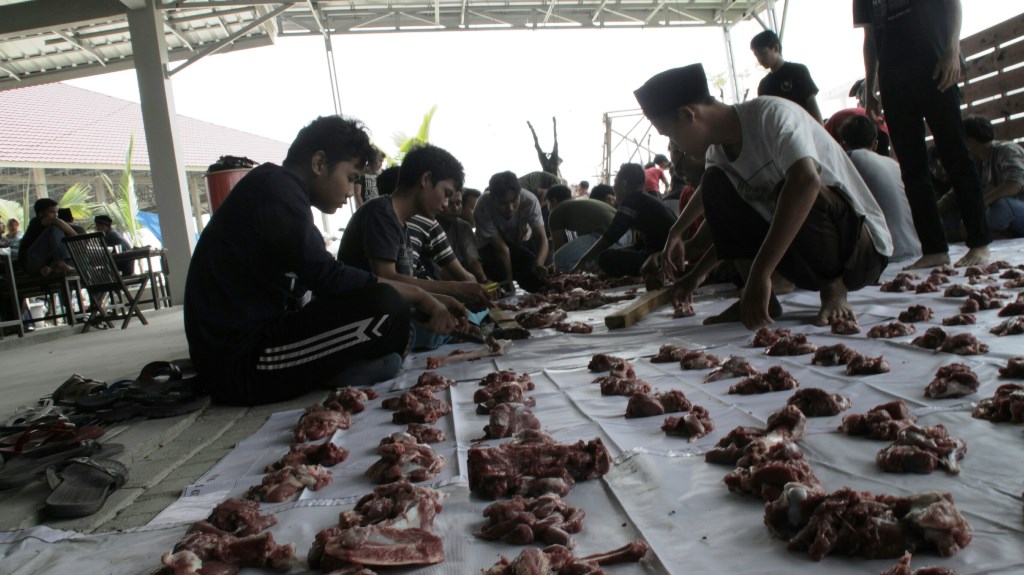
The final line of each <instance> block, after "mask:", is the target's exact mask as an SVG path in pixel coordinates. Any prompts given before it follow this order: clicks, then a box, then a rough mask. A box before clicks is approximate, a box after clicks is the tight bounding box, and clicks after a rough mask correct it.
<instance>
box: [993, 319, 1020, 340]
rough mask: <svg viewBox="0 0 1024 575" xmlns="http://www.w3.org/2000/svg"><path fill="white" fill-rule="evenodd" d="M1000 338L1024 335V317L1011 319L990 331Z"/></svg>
mask: <svg viewBox="0 0 1024 575" xmlns="http://www.w3.org/2000/svg"><path fill="white" fill-rule="evenodd" d="M989 332H990V333H994V334H996V335H998V336H1004V335H1019V334H1022V333H1024V316H1017V317H1011V318H1010V319H1008V320H1005V321H1003V323H1001V324H999V325H997V326H996V327H994V328H992V329H990V330H989Z"/></svg>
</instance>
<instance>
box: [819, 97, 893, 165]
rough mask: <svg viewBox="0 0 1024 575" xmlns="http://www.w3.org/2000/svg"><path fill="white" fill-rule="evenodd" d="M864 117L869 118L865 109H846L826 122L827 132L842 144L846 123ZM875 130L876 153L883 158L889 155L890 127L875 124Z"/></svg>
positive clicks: (882, 123)
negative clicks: (876, 134)
mask: <svg viewBox="0 0 1024 575" xmlns="http://www.w3.org/2000/svg"><path fill="white" fill-rule="evenodd" d="M856 117H863V118H869V119H870V117H869V116H868V111H867V110H865V109H864V108H846V109H845V110H839V111H838V112H836V113H835V114H832V115H831V116H829V118H828V120H825V131H826V132H828V133H829V134H831V135H832V137H833V138H835V139H836V141H837V142H839V143H840V144H842V143H843V133H842V132H843V126H844V125H846V121H847V120H849V119H850V118H856ZM875 128H876V131H877V133H878V137H877V138H876V144H875V152H876V153H878V154H881V155H883V156H888V155H889V126H888V125H887V124H886V123H885V120H882V122H881V123H880V124H879V123H875Z"/></svg>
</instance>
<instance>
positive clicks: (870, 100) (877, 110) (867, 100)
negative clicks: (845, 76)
mask: <svg viewBox="0 0 1024 575" xmlns="http://www.w3.org/2000/svg"><path fill="white" fill-rule="evenodd" d="M864 109H865V110H866V111H867V113H868V118H871V119H872V120H874V121H876V122H878V121H880V120H881V118H882V101H881V100H879V99H878V95H877V94H874V93H872V92H870V91H869V92H868V93H866V94H865V95H864Z"/></svg>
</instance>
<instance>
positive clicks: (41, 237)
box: [18, 198, 78, 277]
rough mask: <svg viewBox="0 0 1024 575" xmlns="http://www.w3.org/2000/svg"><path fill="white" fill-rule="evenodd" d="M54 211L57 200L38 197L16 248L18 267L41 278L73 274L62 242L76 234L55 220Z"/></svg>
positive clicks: (67, 253)
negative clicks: (32, 214)
mask: <svg viewBox="0 0 1024 575" xmlns="http://www.w3.org/2000/svg"><path fill="white" fill-rule="evenodd" d="M57 209H58V204H57V201H56V200H53V199H50V198H39V199H38V200H36V203H35V205H33V210H35V213H36V217H34V218H32V219H31V220H29V222H28V229H26V230H25V236H24V237H22V238H21V245H20V246H19V248H18V265H20V266H21V268H22V269H24V270H25V271H27V272H28V273H30V274H36V275H41V276H44V277H45V276H48V275H50V274H58V275H66V274H68V273H72V272H73V271H74V268H73V267H72V266H71V253H70V252H68V248H67V246H65V245H64V242H63V239H64V238H65V237H66V236H76V235H78V233H77V232H75V230H74V229H73V228H72V227H71V226H70V225H68V223H67V222H65V221H63V220H61V219H60V218H58V217H57Z"/></svg>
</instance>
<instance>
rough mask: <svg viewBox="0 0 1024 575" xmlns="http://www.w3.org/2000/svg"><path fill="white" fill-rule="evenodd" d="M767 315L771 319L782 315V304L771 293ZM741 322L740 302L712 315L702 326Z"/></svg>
mask: <svg viewBox="0 0 1024 575" xmlns="http://www.w3.org/2000/svg"><path fill="white" fill-rule="evenodd" d="M768 315H769V316H770V317H771V318H772V319H776V318H778V317H779V316H780V315H782V304H780V303H779V300H778V298H776V297H775V294H774V293H773V294H772V296H771V298H769V299H768ZM740 320H741V317H740V301H739V300H737V301H736V303H734V304H732V305H731V306H729V307H728V308H726V309H725V311H723V312H722V313H720V314H718V315H713V316H711V317H709V318H707V319H705V320H704V325H714V324H716V323H734V322H738V321H740Z"/></svg>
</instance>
